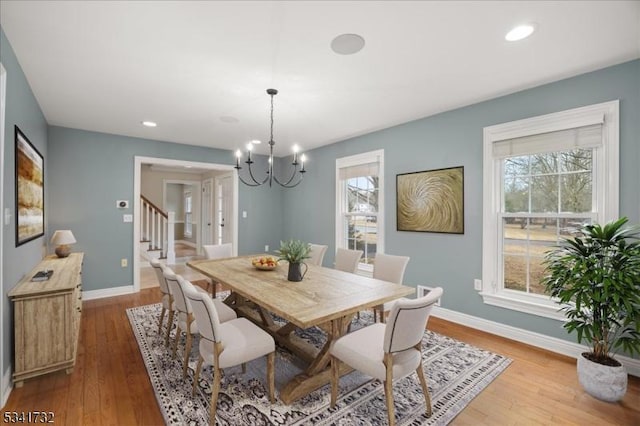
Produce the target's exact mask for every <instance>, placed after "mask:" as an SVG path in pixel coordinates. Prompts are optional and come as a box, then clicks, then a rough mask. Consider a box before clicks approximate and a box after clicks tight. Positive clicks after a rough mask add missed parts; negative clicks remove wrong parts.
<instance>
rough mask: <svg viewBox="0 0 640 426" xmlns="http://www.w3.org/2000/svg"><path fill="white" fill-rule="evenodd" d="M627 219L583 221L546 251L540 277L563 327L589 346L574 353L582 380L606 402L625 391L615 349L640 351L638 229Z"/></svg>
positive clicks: (622, 369)
mask: <svg viewBox="0 0 640 426" xmlns="http://www.w3.org/2000/svg"><path fill="white" fill-rule="evenodd" d="M626 223H627V218H622V219H619V220H617V221H614V222H611V223H608V224H606V225H604V227H602V226H600V225H597V224H594V225H586V226H584V227H583V228H582V230H581V234H582V235H578V236H576V237H574V238H569V239H566V240H565V242H564V244H562V245H561V246H560V247H559V248H557V249H555V250H553V251H551V252H549V253H548V254H547V255H546V258H545V264H546V266H547V271H548V275H547V276H546V277H545V278H544V279H543V284H544V285H545V287H546V289H547V292H548V293H549V294H550V295H551V296H553V297H556V298H558V303H560V304H561V306H562V308H561V309H562V310H563V311H564V312H565V313H566V316H567V322H565V324H564V328H566V329H567V330H568V331H569V332H574V331H575V332H576V333H577V337H578V342H579V343H582V342H583V341H586V342H589V343H590V345H591V351H589V352H584V353H582V356H580V357H578V363H577V369H578V379H579V381H580V384H581V385H582V386H583V387H584V389H585V390H586V391H587V393H589V394H590V395H592V396H594V397H596V398H598V399H602V400H604V401H610V402H614V401H618V400H620V399H622V397H624V394H625V393H626V390H627V372H626V370H625V369H624V366H623V365H622V364H621V363H620V362H618V361H617V360H616V359H614V354H615V352H616V351H618V350H620V349H622V350H624V351H625V352H627V353H628V354H629V355H633V354H634V353H639V354H640V243H639V241H638V236H639V235H640V229H639V228H637V227H634V228H628V227H625V224H626Z"/></svg>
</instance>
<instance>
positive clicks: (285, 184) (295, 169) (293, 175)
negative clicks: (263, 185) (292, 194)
mask: <svg viewBox="0 0 640 426" xmlns="http://www.w3.org/2000/svg"><path fill="white" fill-rule="evenodd" d="M297 171H298V166H296V165H295V163H294V164H293V172H292V173H291V176H290V177H289V180H288V181H286V182H285V183H282V182H280V181H279V180H278V177H277V176H275V175H274V176H273V178H274V179H275V180H276V183H277V184H278V185H281V186H284V187H289V186H288V185H289V184H290V183H291V181H293V178H294V177H296V172H297ZM300 180H301V181H302V175H301V176H300ZM298 183H300V182H298ZM296 185H297V184H296Z"/></svg>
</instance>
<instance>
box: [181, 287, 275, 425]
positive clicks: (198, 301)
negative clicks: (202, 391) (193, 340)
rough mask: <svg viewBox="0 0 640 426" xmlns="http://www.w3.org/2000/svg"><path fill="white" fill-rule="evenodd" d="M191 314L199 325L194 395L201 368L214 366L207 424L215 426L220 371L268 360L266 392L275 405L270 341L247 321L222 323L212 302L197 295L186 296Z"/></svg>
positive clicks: (238, 319)
mask: <svg viewBox="0 0 640 426" xmlns="http://www.w3.org/2000/svg"><path fill="white" fill-rule="evenodd" d="M187 297H188V299H189V302H190V304H191V306H192V307H193V314H194V315H195V318H196V321H197V322H198V324H199V330H200V344H199V348H198V349H199V353H200V356H199V357H198V365H197V367H196V372H195V376H194V379H193V393H194V394H195V391H196V387H197V386H198V379H199V377H200V372H201V371H202V367H203V366H205V365H212V366H213V387H212V390H211V414H210V419H209V423H210V424H215V422H216V420H215V419H216V410H217V405H218V393H219V391H220V380H221V375H222V374H221V370H222V369H224V368H228V367H233V366H236V365H242V367H243V372H244V371H245V363H247V362H249V361H251V360H254V359H257V358H259V357H261V356H265V355H266V356H267V388H268V392H269V401H270V402H271V403H274V402H275V355H276V352H275V350H276V345H275V341H274V340H273V337H271V335H269V333H267V332H265V331H264V330H262V329H261V328H260V327H258V326H257V325H255V324H253V323H252V322H250V321H249V320H247V319H246V318H237V319H232V320H230V321H226V322H222V321H221V320H220V311H219V310H218V306H217V305H216V304H215V303H214V300H212V299H211V298H209V297H207V296H206V295H203V294H202V293H198V292H196V291H190V292H187Z"/></svg>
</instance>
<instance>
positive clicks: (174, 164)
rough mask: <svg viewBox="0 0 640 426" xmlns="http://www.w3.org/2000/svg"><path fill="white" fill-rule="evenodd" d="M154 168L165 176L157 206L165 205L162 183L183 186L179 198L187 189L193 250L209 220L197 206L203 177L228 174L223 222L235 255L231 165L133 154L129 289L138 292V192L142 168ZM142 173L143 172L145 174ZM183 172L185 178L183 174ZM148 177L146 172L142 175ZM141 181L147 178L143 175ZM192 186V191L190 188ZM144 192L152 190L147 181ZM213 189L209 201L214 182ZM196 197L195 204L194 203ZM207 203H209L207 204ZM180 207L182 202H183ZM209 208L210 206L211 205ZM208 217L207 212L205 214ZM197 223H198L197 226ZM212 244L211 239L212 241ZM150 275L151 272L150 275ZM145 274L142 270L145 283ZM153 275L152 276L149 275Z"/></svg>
mask: <svg viewBox="0 0 640 426" xmlns="http://www.w3.org/2000/svg"><path fill="white" fill-rule="evenodd" d="M152 166H153V167H154V168H155V171H159V172H162V173H163V176H165V178H164V179H162V178H160V179H161V180H162V190H160V191H158V192H161V193H162V194H161V195H156V196H158V198H160V197H162V201H159V202H158V203H157V205H162V206H163V207H165V203H164V200H165V199H166V194H165V192H166V183H168V184H171V183H180V184H183V185H184V188H185V189H184V190H183V197H184V196H185V194H186V193H187V192H190V199H191V205H190V210H191V214H192V216H191V224H190V226H191V231H192V236H193V237H194V240H195V241H196V242H195V243H194V246H197V249H198V250H200V249H201V246H202V244H203V241H204V239H203V238H202V235H203V232H202V231H203V229H204V228H205V225H206V223H212V222H209V218H207V217H205V216H204V214H203V215H202V216H201V215H200V213H201V211H202V210H201V206H200V204H204V201H203V202H202V203H201V202H200V200H204V198H205V197H204V195H203V196H202V197H201V196H200V194H203V191H204V189H205V186H206V185H205V182H206V181H207V180H211V181H212V182H214V181H215V177H217V176H218V175H221V174H224V175H225V176H229V177H230V185H229V186H230V192H229V193H228V195H227V199H228V203H229V204H230V207H229V208H230V211H231V213H230V216H228V219H227V222H230V223H228V228H229V239H230V241H229V242H231V243H232V245H233V253H234V255H236V254H237V253H238V249H237V245H238V226H237V219H236V218H237V217H238V180H237V178H236V176H237V174H236V172H235V170H234V168H233V166H230V165H226V164H211V163H198V162H191V161H181V160H170V159H165V158H153V157H138V156H136V157H135V168H134V199H133V206H134V212H133V213H134V221H133V225H134V226H133V228H134V230H133V247H134V250H133V262H132V263H133V291H134V292H138V291H140V289H141V266H142V265H143V263H142V261H141V243H140V239H141V238H140V231H141V222H142V217H141V202H140V195H141V194H142V189H141V188H142V187H143V178H142V175H143V167H144V168H145V172H146V171H147V168H150V167H152ZM145 175H146V174H145ZM185 175H187V177H186V178H185V177H184V176H185ZM146 176H148V175H146ZM145 180H147V178H146V177H145ZM194 182H195V183H196V184H197V185H195V186H193V185H191V184H192V183H194ZM187 184H190V185H191V186H189V188H191V189H189V190H187V189H186V188H187ZM194 187H195V188H196V189H195V190H194V189H193V188H194ZM144 188H145V189H144V191H145V192H151V193H153V189H150V188H149V185H148V181H147V182H145V184H144ZM212 190H213V192H212V193H211V194H210V195H209V197H210V199H211V200H213V199H214V198H215V197H216V195H215V185H213V188H212ZM196 198H197V200H198V201H197V202H198V204H197V205H196V203H195V202H194V201H195V200H196ZM185 200H186V198H183V199H182V200H181V201H182V202H183V203H184V202H185ZM209 205H211V203H209ZM183 207H184V204H183ZM211 210H212V211H213V209H212V208H211ZM182 216H183V217H182V219H183V221H184V218H185V217H184V212H183V215H182ZM207 216H211V215H207ZM199 224H201V225H200V226H199ZM214 243H215V240H214ZM170 266H171V267H174V266H176V268H175V272H176V273H178V274H181V275H183V274H192V273H195V271H191V269H190V268H188V267H186V266H185V265H170ZM151 277H152V274H151ZM147 278H148V276H147V274H146V272H145V277H144V279H145V282H146V280H147ZM152 278H153V277H152ZM185 278H187V279H194V278H193V277H190V276H188V275H187V276H185Z"/></svg>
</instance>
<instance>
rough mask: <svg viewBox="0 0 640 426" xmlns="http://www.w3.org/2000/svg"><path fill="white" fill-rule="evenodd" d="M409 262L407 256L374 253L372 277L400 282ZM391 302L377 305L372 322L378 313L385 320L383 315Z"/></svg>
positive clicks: (389, 307)
mask: <svg viewBox="0 0 640 426" xmlns="http://www.w3.org/2000/svg"><path fill="white" fill-rule="evenodd" d="M408 263H409V257H408V256H394V255H392V254H384V253H376V257H375V259H374V261H373V278H375V279H378V280H382V281H389V282H392V283H397V284H402V280H403V279H404V271H405V270H406V269H407V264H408ZM392 305H393V302H387V303H385V304H384V305H378V306H376V307H375V308H374V310H373V322H376V317H377V314H380V321H381V322H384V321H385V315H386V313H387V312H389V310H390V309H391V306H392Z"/></svg>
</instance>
